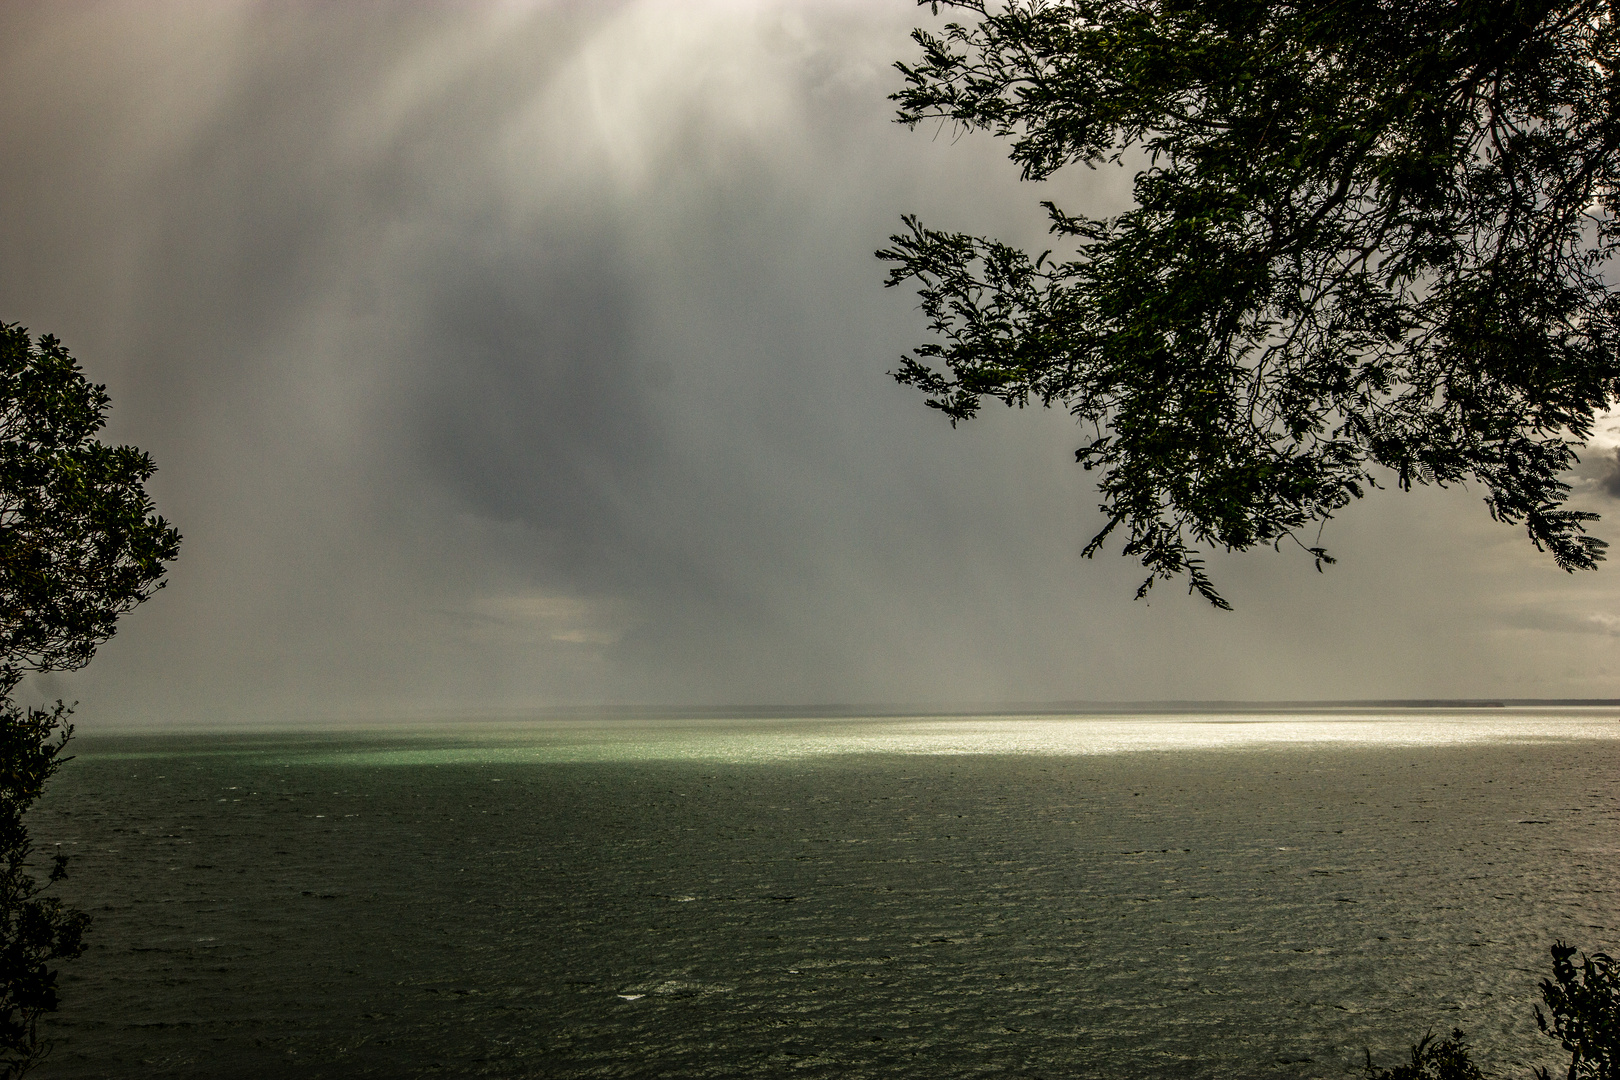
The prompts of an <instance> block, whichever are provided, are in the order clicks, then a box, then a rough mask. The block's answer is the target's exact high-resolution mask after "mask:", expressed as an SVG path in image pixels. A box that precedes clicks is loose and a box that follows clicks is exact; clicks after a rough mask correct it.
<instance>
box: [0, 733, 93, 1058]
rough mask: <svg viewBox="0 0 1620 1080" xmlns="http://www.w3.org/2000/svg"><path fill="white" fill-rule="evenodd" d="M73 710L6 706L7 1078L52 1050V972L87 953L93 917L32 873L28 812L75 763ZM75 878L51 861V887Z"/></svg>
mask: <svg viewBox="0 0 1620 1080" xmlns="http://www.w3.org/2000/svg"><path fill="white" fill-rule="evenodd" d="M67 713H68V710H67V707H66V706H64V705H63V704H62V703H61V702H60V701H59V702H57V703H56V706H55V708H53V709H50V710H46V709H27V710H24V709H19V708H18V707H17V706H16V705H13V704H11V703H10V702H5V703H4V704H3V705H0V1070H3V1072H0V1076H4V1077H6V1078H7V1080H10V1078H13V1077H19V1076H22V1075H23V1073H25V1072H26V1071H27V1070H28V1069H29V1068H30V1067H31V1066H32V1065H33V1064H35V1063H36V1062H37V1061H38V1060H39V1058H40V1057H42V1056H43V1054H44V1052H45V1050H46V1049H47V1044H46V1043H44V1042H43V1041H42V1040H41V1039H40V1036H39V1019H40V1016H41V1015H43V1014H44V1013H48V1012H54V1011H55V1010H56V1005H57V997H56V972H55V970H53V969H52V967H51V966H50V965H51V964H52V963H54V962H56V961H59V960H71V959H73V958H74V957H76V956H78V955H79V954H80V952H82V951H83V944H82V939H83V934H84V928H85V926H86V925H88V924H89V922H90V916H88V915H86V914H85V913H84V912H82V911H75V910H73V909H71V908H69V907H67V906H66V905H65V904H63V903H62V901H60V900H58V899H56V898H55V897H49V896H42V895H41V894H40V893H41V888H42V886H41V885H40V884H39V882H38V881H37V880H35V878H34V877H33V875H32V874H30V873H29V872H28V862H29V856H30V855H31V854H32V853H33V845H32V843H31V842H30V841H29V839H28V830H27V829H26V828H25V827H24V825H23V814H24V813H25V812H26V811H27V810H28V808H29V806H30V805H32V804H33V802H34V800H35V799H37V798H38V797H39V795H40V792H41V791H42V790H43V789H44V786H45V781H46V780H48V779H50V777H51V775H52V774H53V773H55V772H56V770H57V769H58V768H60V767H61V766H62V763H63V762H65V761H68V760H70V759H68V758H66V757H63V756H62V749H63V748H64V747H65V746H66V745H67V741H68V739H69V737H71V736H72V734H73V727H72V725H70V724H68V723H66V717H67ZM66 874H67V856H66V855H63V854H61V853H57V854H56V855H55V856H54V857H53V858H52V861H51V869H50V874H49V877H48V879H47V881H48V883H49V884H54V883H56V882H58V881H60V880H61V879H62V878H63V877H64V876H66Z"/></svg>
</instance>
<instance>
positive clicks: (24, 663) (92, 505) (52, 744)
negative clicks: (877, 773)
mask: <svg viewBox="0 0 1620 1080" xmlns="http://www.w3.org/2000/svg"><path fill="white" fill-rule="evenodd" d="M108 405H109V399H108V397H107V392H106V388H105V387H102V386H96V385H93V384H91V383H90V382H88V381H87V380H86V379H85V378H84V376H83V374H82V373H81V372H80V370H79V366H78V364H77V363H76V362H75V361H74V359H73V357H72V356H70V355H69V354H68V352H67V350H66V349H64V348H63V347H62V345H61V343H60V342H58V341H57V340H56V339H55V338H54V337H49V336H45V337H41V338H40V339H39V340H38V343H37V345H36V344H33V343H31V342H30V340H29V337H28V331H27V330H25V329H24V328H22V327H20V326H17V325H14V324H12V325H7V324H0V1077H3V1078H5V1080H11V1078H13V1077H19V1076H21V1075H22V1074H23V1073H25V1072H26V1071H27V1070H28V1069H29V1068H30V1067H31V1066H32V1065H34V1064H35V1063H37V1061H38V1060H39V1059H40V1057H42V1056H43V1054H44V1052H45V1050H46V1049H47V1044H45V1043H44V1042H43V1041H42V1040H41V1039H40V1037H39V1031H38V1026H39V1018H40V1017H41V1015H43V1014H44V1013H47V1012H51V1011H53V1010H55V1008H56V1006H57V992H56V973H55V971H54V970H53V969H52V968H51V967H50V965H51V964H52V963H53V962H55V961H58V960H64V959H71V958H73V957H75V956H78V955H79V953H80V951H81V949H82V935H83V932H84V928H85V926H86V924H87V923H88V922H89V917H88V916H87V915H85V914H84V913H83V912H79V911H74V910H72V909H70V908H68V907H66V906H65V905H64V904H63V903H62V902H61V901H59V900H57V899H55V898H54V897H48V896H43V895H41V890H42V888H43V887H44V886H41V885H40V883H39V882H38V881H36V880H35V878H34V877H33V876H32V874H30V872H29V862H30V856H31V854H32V845H31V843H30V841H29V838H28V832H27V829H26V828H25V827H24V823H23V815H24V813H25V812H26V811H27V810H28V808H29V806H30V805H31V804H32V803H33V802H34V800H35V799H37V798H38V797H39V795H40V793H41V791H42V790H43V788H44V785H45V781H46V780H48V779H49V778H50V777H51V775H52V774H53V773H55V772H56V770H57V769H58V768H59V767H60V766H61V765H62V764H63V762H65V761H66V760H67V758H65V757H63V756H62V751H63V748H64V747H65V746H66V745H67V742H68V739H69V738H70V737H71V736H72V733H73V728H72V726H71V725H69V724H68V723H67V716H68V713H69V710H68V708H67V707H66V706H64V705H63V704H62V703H61V702H60V701H59V702H57V703H56V706H55V708H53V709H39V708H27V709H24V708H20V707H19V706H17V705H16V704H15V703H13V701H12V700H11V696H12V694H13V693H14V691H15V690H16V688H17V684H18V682H19V681H20V680H21V679H22V677H23V676H24V675H25V674H26V673H27V672H30V671H36V672H43V671H65V670H72V669H75V668H80V667H83V666H84V665H85V664H87V663H89V662H90V658H91V657H92V656H93V655H94V654H95V651H96V648H97V646H99V645H100V644H101V643H102V642H104V641H106V640H107V639H108V638H109V637H111V636H112V634H113V630H114V627H115V624H116V623H117V621H118V619H119V617H120V616H122V615H124V614H126V613H127V612H129V611H130V609H132V608H133V607H135V606H136V605H137V604H139V603H141V602H142V601H144V600H146V599H147V598H148V597H150V596H151V595H152V594H153V593H154V592H155V591H156V590H157V589H159V588H161V587H162V585H163V581H162V578H163V573H164V567H165V564H166V563H168V562H170V561H172V560H173V559H174V558H175V556H176V555H177V554H178V552H179V545H180V534H179V533H178V532H176V531H175V530H174V529H173V528H172V527H170V526H169V524H168V523H167V522H166V521H164V520H163V519H162V518H161V517H159V516H158V515H157V514H156V513H155V512H154V511H153V507H152V503H151V500H149V499H148V498H147V496H146V491H145V487H144V484H145V483H146V481H147V480H149V479H151V477H152V474H153V472H154V471H155V469H154V466H153V464H152V459H151V458H150V457H149V456H148V455H146V454H145V453H142V452H141V451H139V450H137V449H135V448H134V447H130V446H116V447H115V446H108V445H106V444H103V443H101V442H99V441H98V440H97V439H96V437H95V436H96V433H97V432H99V431H100V430H101V428H102V427H103V426H104V425H105V423H106V415H107V408H108ZM66 866H67V859H66V857H65V856H63V855H60V854H58V855H56V856H55V858H54V859H53V861H52V866H51V870H50V872H49V875H48V878H47V885H49V884H54V883H55V882H57V881H59V880H61V878H62V877H63V876H64V875H65V873H66Z"/></svg>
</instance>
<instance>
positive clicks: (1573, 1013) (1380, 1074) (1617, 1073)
mask: <svg viewBox="0 0 1620 1080" xmlns="http://www.w3.org/2000/svg"><path fill="white" fill-rule="evenodd" d="M1574 955H1575V948H1574V946H1572V945H1566V944H1565V943H1564V942H1562V941H1558V942H1554V943H1553V946H1552V958H1553V977H1552V978H1551V979H1543V980H1541V999H1542V1001H1543V1002H1544V1003H1545V1004H1546V1006H1547V1012H1546V1013H1543V1012H1542V1011H1541V1007H1540V1006H1537V1007H1536V1026H1537V1027H1539V1028H1540V1029H1541V1031H1542V1034H1544V1035H1546V1036H1548V1037H1549V1038H1552V1039H1556V1040H1558V1044H1559V1045H1560V1046H1562V1047H1563V1048H1564V1049H1565V1050H1566V1051H1568V1052H1569V1055H1570V1059H1569V1066H1568V1068H1567V1069H1564V1070H1561V1071H1560V1073H1559V1074H1558V1075H1561V1076H1562V1077H1563V1078H1564V1080H1620V964H1617V963H1616V962H1615V961H1614V960H1613V959H1612V958H1611V957H1609V956H1608V955H1606V954H1604V953H1593V954H1592V955H1591V956H1582V957H1581V963H1580V966H1579V967H1576V966H1575V964H1574V963H1573V962H1572V961H1571V958H1572V957H1574ZM1549 1014H1550V1018H1549ZM1363 1071H1365V1073H1366V1075H1367V1080H1483V1078H1484V1075H1485V1074H1484V1073H1483V1072H1481V1071H1480V1069H1479V1068H1478V1067H1477V1066H1476V1065H1475V1064H1474V1063H1473V1061H1472V1060H1470V1058H1469V1055H1468V1047H1467V1046H1466V1045H1465V1044H1464V1043H1463V1033H1462V1032H1461V1031H1453V1032H1452V1033H1451V1035H1450V1037H1449V1038H1446V1039H1442V1040H1441V1041H1439V1042H1435V1041H1434V1033H1433V1032H1430V1033H1429V1034H1427V1035H1425V1036H1423V1038H1422V1039H1421V1040H1420V1041H1419V1042H1418V1044H1417V1045H1416V1046H1414V1047H1412V1062H1411V1064H1409V1065H1397V1066H1395V1067H1394V1068H1393V1069H1380V1068H1377V1067H1376V1066H1374V1065H1373V1060H1372V1052H1371V1051H1368V1052H1367V1063H1366V1065H1365V1066H1364V1067H1363ZM1535 1075H1536V1076H1537V1077H1538V1078H1539V1080H1553V1076H1554V1074H1553V1073H1551V1072H1549V1071H1548V1070H1547V1069H1545V1068H1538V1069H1536V1071H1535Z"/></svg>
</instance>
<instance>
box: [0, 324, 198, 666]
mask: <svg viewBox="0 0 1620 1080" xmlns="http://www.w3.org/2000/svg"><path fill="white" fill-rule="evenodd" d="M107 406H108V398H107V393H106V390H105V388H104V387H101V386H96V385H93V384H91V383H90V382H88V381H87V380H86V379H85V378H84V376H83V374H82V373H81V372H80V371H79V366H78V364H77V363H76V362H75V361H74V359H73V357H72V356H70V355H68V352H67V350H66V349H64V348H63V347H62V345H61V343H60V342H58V341H57V340H56V339H55V338H54V337H50V336H45V337H41V338H40V339H39V340H38V343H37V344H34V343H31V342H30V341H29V337H28V331H27V330H26V329H24V328H22V327H20V326H16V325H14V324H13V325H5V324H0V697H8V696H9V695H10V693H11V691H12V689H13V688H14V687H15V686H16V684H17V681H18V680H19V679H20V678H21V677H22V675H23V673H24V672H27V671H54V670H70V669H74V668H79V667H83V666H84V665H85V664H87V663H89V661H90V657H91V656H92V655H93V654H94V652H95V650H96V647H97V646H98V645H100V644H101V643H102V642H104V641H106V640H107V638H109V637H111V636H112V633H113V627H114V624H115V623H116V622H117V620H118V618H119V616H121V615H123V614H124V613H126V612H128V611H129V610H130V609H131V608H133V607H135V605H137V604H139V603H140V602H141V601H143V600H145V599H146V598H147V597H149V596H150V595H152V593H153V592H154V591H156V590H157V589H158V588H161V586H162V577H163V573H164V564H165V563H166V562H168V561H170V560H172V559H174V557H175V555H176V554H177V553H178V551H179V546H180V534H179V533H178V532H176V531H175V530H174V529H173V528H171V527H170V526H169V524H168V523H167V522H165V521H164V520H163V518H161V517H159V516H158V515H157V514H156V513H155V512H154V511H153V507H152V503H151V500H150V499H148V498H147V495H146V491H145V488H144V486H143V485H144V484H145V483H146V481H147V480H149V479H151V477H152V474H153V472H154V471H155V470H154V466H153V464H152V459H151V458H150V457H149V456H148V455H147V454H145V453H143V452H141V451H140V450H137V449H136V448H135V447H132V446H109V445H107V444H105V443H102V442H100V441H98V440H97V439H96V434H97V432H99V431H100V430H101V428H102V426H103V425H104V424H105V423H106V414H107Z"/></svg>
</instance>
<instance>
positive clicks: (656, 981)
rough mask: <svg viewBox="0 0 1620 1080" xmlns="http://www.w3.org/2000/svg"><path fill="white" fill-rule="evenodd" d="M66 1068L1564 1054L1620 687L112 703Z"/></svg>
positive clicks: (1141, 1072) (76, 842) (1601, 867)
mask: <svg viewBox="0 0 1620 1080" xmlns="http://www.w3.org/2000/svg"><path fill="white" fill-rule="evenodd" d="M76 745H77V750H78V754H79V756H78V758H77V759H76V760H75V761H73V762H72V763H71V764H70V765H69V766H68V767H67V768H66V769H64V770H63V772H62V773H61V774H60V776H59V777H58V779H57V781H56V782H55V786H54V788H53V790H52V791H51V792H50V793H49V794H48V796H47V798H46V800H45V801H44V802H43V803H42V804H41V806H40V808H39V810H38V812H37V813H36V814H35V819H34V826H33V827H34V832H35V835H36V837H37V839H38V840H39V841H41V842H42V843H43V844H46V845H48V844H50V843H51V842H54V841H61V842H63V843H65V844H67V845H70V847H69V850H71V851H73V852H74V853H75V854H76V856H77V858H76V861H75V863H74V864H73V872H72V877H71V878H70V879H69V880H68V881H67V882H64V883H63V885H62V886H61V888H63V889H64V891H65V895H66V896H67V897H68V898H69V899H71V900H73V901H75V902H76V903H78V904H79V905H80V906H82V907H84V908H86V909H87V910H89V911H90V912H91V913H92V915H93V916H94V918H95V923H94V925H93V926H92V929H91V938H90V940H91V942H92V949H91V951H90V952H89V953H88V954H87V955H86V956H85V957H84V958H83V959H81V960H79V961H77V962H75V963H73V964H71V965H69V966H68V967H67V968H66V974H65V977H64V980H63V986H64V991H65V994H64V997H65V1005H64V1008H63V1011H62V1012H61V1013H60V1014H58V1016H57V1018H56V1019H55V1021H54V1024H53V1026H52V1031H53V1033H54V1034H55V1037H56V1039H57V1048H56V1050H55V1053H54V1055H53V1057H52V1058H51V1060H50V1061H49V1063H48V1064H47V1066H46V1067H45V1068H44V1069H42V1070H41V1072H40V1074H39V1075H41V1076H43V1077H47V1078H48V1077H58V1078H67V1077H74V1078H79V1077H129V1076H142V1077H187V1078H203V1077H208V1078H216V1077H219V1078H230V1077H244V1078H246V1077H283V1076H285V1077H415V1076H427V1075H433V1076H480V1077H482V1076H490V1077H552V1076H556V1077H574V1076H579V1077H620V1076H624V1077H629V1076H649V1077H652V1076H657V1077H721V1076H783V1075H794V1076H806V1077H922V1076H926V1077H929V1078H931V1080H943V1078H950V1077H968V1076H997V1077H1000V1076H1021V1077H1133V1078H1141V1077H1260V1078H1264V1077H1333V1078H1338V1077H1347V1076H1350V1075H1354V1074H1355V1070H1356V1066H1357V1065H1358V1063H1359V1062H1360V1060H1361V1054H1362V1050H1363V1048H1364V1047H1371V1048H1372V1049H1373V1051H1374V1053H1375V1055H1377V1056H1379V1057H1381V1058H1382V1059H1383V1060H1384V1061H1385V1062H1386V1063H1387V1062H1390V1061H1392V1060H1393V1057H1394V1055H1395V1054H1396V1053H1398V1052H1399V1051H1400V1050H1401V1048H1402V1047H1404V1045H1405V1044H1406V1043H1407V1042H1410V1041H1411V1040H1413V1039H1415V1038H1416V1037H1417V1036H1418V1035H1421V1034H1422V1032H1423V1030H1424V1029H1425V1028H1427V1027H1433V1028H1435V1029H1437V1030H1446V1029H1449V1028H1450V1027H1451V1026H1453V1025H1460V1026H1462V1027H1463V1028H1465V1029H1466V1030H1467V1032H1468V1033H1469V1035H1470V1036H1471V1038H1472V1040H1473V1041H1474V1043H1475V1044H1476V1045H1477V1046H1478V1047H1479V1048H1480V1056H1481V1057H1483V1058H1485V1059H1488V1060H1489V1061H1490V1062H1491V1063H1493V1064H1494V1065H1495V1066H1496V1067H1497V1068H1498V1069H1499V1070H1500V1071H1501V1073H1502V1075H1512V1076H1524V1075H1527V1074H1528V1071H1529V1070H1528V1067H1527V1066H1526V1062H1528V1061H1531V1060H1540V1059H1539V1058H1537V1057H1536V1056H1535V1055H1537V1054H1539V1053H1541V1049H1542V1048H1541V1045H1540V1044H1541V1042H1542V1040H1541V1038H1540V1036H1539V1035H1536V1034H1535V1032H1534V1024H1533V1021H1532V1019H1531V1013H1530V1006H1531V1004H1532V1003H1533V1001H1534V1000H1535V985H1536V982H1537V980H1538V979H1539V978H1540V977H1541V976H1542V974H1543V973H1544V969H1545V968H1546V966H1547V965H1546V948H1547V945H1548V944H1549V943H1550V942H1551V940H1552V939H1553V938H1554V937H1557V936H1563V937H1567V938H1569V939H1570V940H1571V941H1573V942H1576V943H1578V944H1581V945H1583V946H1584V947H1586V948H1588V949H1595V948H1607V949H1610V950H1616V949H1620V933H1617V928H1620V910H1617V908H1620V894H1617V889H1616V886H1617V885H1620V869H1617V865H1620V864H1617V861H1616V848H1617V844H1620V819H1617V816H1616V811H1617V810H1620V780H1617V770H1616V765H1617V764H1620V714H1617V713H1615V712H1599V711H1588V710H1578V711H1565V712H1555V711H1542V712H1518V713H1515V712H1504V711H1501V710H1491V711H1489V712H1483V713H1479V714H1471V715H1459V714H1452V713H1438V712H1437V713H1428V714H1409V715H1399V716H1383V717H1379V716H1369V715H1358V716H1343V717H1303V716H1302V717H1233V716H1223V717H1205V718H1196V717H1193V718H1189V717H1181V718H1174V719H1164V718H1159V719H1152V718H1130V717H1118V718H1081V719H1064V718H1049V719H1041V718H1034V719H1017V720H1009V719H993V718H982V719H966V720H961V719H958V720H882V721H876V720H874V721H773V722H763V723H762V722H742V721H734V722H726V723H703V722H695V721H680V722H674V721H666V722H659V723H636V722H628V721H614V722H599V723H590V722H573V723H561V722H554V723H548V724H542V725H531V726H524V725H508V726H504V727H484V728H478V729H470V728H464V729H457V730H449V729H440V730H436V731H432V732H425V731H416V732H402V731H394V732H373V733H362V734H347V735H322V736H317V735H309V734H302V735H293V734H283V735H254V736H246V735H237V736H223V735H206V736H205V735H188V736H143V737H136V736H122V737H114V736H98V737H87V738H84V739H82V740H80V741H79V742H78V743H77V744H76Z"/></svg>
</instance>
